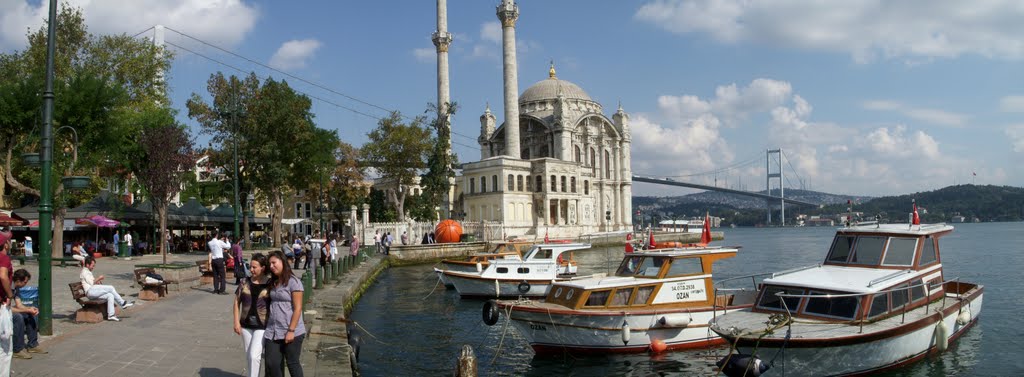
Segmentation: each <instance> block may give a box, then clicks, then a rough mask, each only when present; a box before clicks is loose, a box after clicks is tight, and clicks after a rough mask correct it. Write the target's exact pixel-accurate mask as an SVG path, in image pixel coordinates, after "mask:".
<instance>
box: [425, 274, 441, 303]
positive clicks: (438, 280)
mask: <svg viewBox="0 0 1024 377" xmlns="http://www.w3.org/2000/svg"><path fill="white" fill-rule="evenodd" d="M438 284H441V276H438V277H437V282H436V283H434V288H433V289H431V290H430V293H427V295H426V296H424V297H423V298H422V299H420V300H426V299H427V297H430V295H432V294H434V291H435V290H437V285H438Z"/></svg>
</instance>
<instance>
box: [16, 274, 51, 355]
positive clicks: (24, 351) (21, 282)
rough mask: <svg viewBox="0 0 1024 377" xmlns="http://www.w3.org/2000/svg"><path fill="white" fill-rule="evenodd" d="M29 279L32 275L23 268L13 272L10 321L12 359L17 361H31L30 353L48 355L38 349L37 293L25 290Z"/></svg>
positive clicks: (33, 290)
mask: <svg viewBox="0 0 1024 377" xmlns="http://www.w3.org/2000/svg"><path fill="white" fill-rule="evenodd" d="M31 278H32V275H31V274H29V272H28V270H26V269H24V268H22V269H19V270H17V271H14V304H13V305H11V321H12V322H13V324H14V341H13V343H14V344H13V347H14V357H15V358H17V359H31V358H32V355H31V354H32V353H49V352H46V351H44V350H43V349H42V348H39V308H37V307H36V299H37V298H38V291H36V290H35V289H32V290H29V289H25V286H26V285H28V281H29V279H31ZM30 292H31V293H32V294H29V293H30ZM29 296H31V297H29ZM25 337H28V343H25Z"/></svg>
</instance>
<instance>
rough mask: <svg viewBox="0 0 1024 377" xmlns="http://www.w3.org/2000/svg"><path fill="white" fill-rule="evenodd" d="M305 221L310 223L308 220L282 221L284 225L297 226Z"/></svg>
mask: <svg viewBox="0 0 1024 377" xmlns="http://www.w3.org/2000/svg"><path fill="white" fill-rule="evenodd" d="M303 221H308V220H306V219H282V220H281V224H284V225H295V224H298V223H301V222H303Z"/></svg>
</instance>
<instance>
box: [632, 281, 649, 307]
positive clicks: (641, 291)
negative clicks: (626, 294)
mask: <svg viewBox="0 0 1024 377" xmlns="http://www.w3.org/2000/svg"><path fill="white" fill-rule="evenodd" d="M653 292H654V286H653V285H651V286H647V287H640V288H637V289H636V294H635V295H633V305H646V304H647V299H648V298H650V297H651V293H653Z"/></svg>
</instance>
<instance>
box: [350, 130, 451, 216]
mask: <svg viewBox="0 0 1024 377" xmlns="http://www.w3.org/2000/svg"><path fill="white" fill-rule="evenodd" d="M423 123H424V118H423V117H416V118H415V119H413V120H412V121H410V122H409V124H404V123H402V114H401V113H399V112H397V111H396V112H392V113H391V115H389V116H388V117H386V118H383V119H381V120H380V122H378V123H377V128H376V129H374V130H373V131H370V133H369V134H367V136H368V137H369V139H370V140H369V141H368V142H367V143H366V144H365V145H363V148H362V151H363V156H364V157H365V158H366V161H367V162H368V163H369V164H370V165H372V166H373V167H374V168H375V169H376V170H377V173H378V174H380V177H381V180H383V181H385V182H389V183H390V184H394V187H392V188H388V189H387V190H385V192H384V194H385V196H386V198H387V201H388V202H389V203H391V204H392V205H393V206H394V208H395V211H396V212H397V213H398V221H405V209H404V205H405V197H406V196H407V195H408V194H409V190H407V189H406V188H407V187H409V186H411V185H413V184H415V183H416V182H415V178H416V176H417V175H418V173H419V172H420V170H422V169H424V168H425V167H426V164H425V163H424V160H425V159H426V157H427V153H428V152H429V151H430V150H431V145H433V144H435V142H436V140H435V139H434V138H433V137H431V135H430V129H428V128H427V127H425V126H424V125H423Z"/></svg>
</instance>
